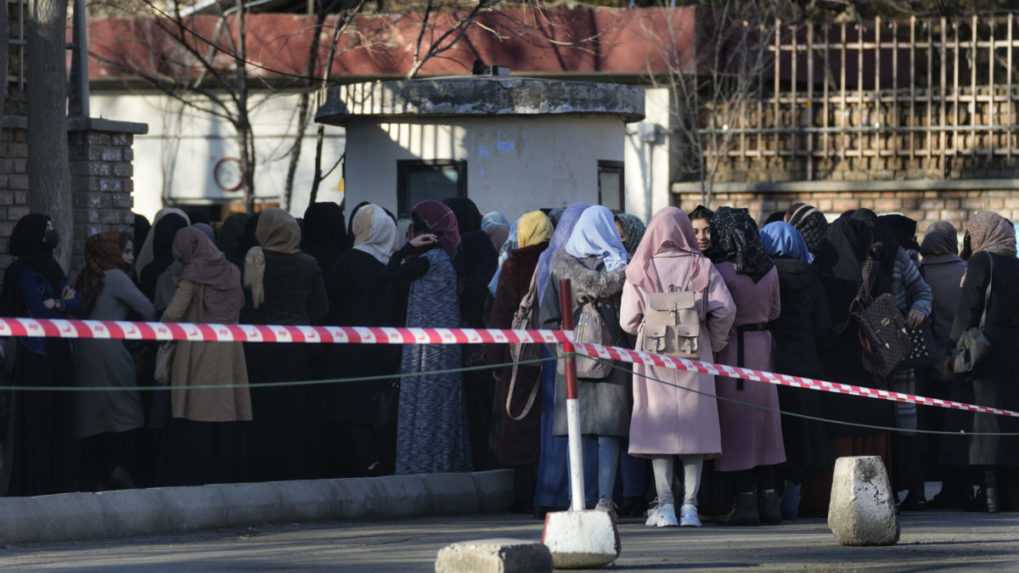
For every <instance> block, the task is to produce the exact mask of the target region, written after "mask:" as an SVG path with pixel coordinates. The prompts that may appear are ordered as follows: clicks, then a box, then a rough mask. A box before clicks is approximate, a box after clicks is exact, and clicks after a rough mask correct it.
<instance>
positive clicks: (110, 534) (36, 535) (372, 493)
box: [0, 470, 513, 544]
mask: <svg viewBox="0 0 1019 573" xmlns="http://www.w3.org/2000/svg"><path fill="white" fill-rule="evenodd" d="M512 502H513V472H512V470H495V471H489V472H476V473H455V474H454V473H448V474H417V475H402V476H386V477H378V478H354V479H332V480H309V481H286V482H267V483H246V484H218V485H207V486H200V487H168V488H151V489H135V490H122V491H111V492H102V493H66V494H59V495H46V496H39V497H23V498H17V497H8V498H0V544H13V543H39V542H53V541H76V540H86V539H110V538H118V537H129V536H139V535H152V534H159V533H177V532H188V531H199V530H207V529H221V528H227V527H244V526H258V525H265V524H272V523H293V522H300V523H305V522H315V521H325V520H333V521H336V520H356V519H385V518H398V517H423V516H430V515H474V514H484V513H495V512H500V511H506V510H507V509H508V508H509V506H510V505H511V504H512Z"/></svg>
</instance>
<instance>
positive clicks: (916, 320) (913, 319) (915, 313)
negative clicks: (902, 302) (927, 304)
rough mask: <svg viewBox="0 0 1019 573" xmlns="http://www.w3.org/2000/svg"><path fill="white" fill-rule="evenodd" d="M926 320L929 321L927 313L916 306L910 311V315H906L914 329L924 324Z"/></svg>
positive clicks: (907, 321)
mask: <svg viewBox="0 0 1019 573" xmlns="http://www.w3.org/2000/svg"><path fill="white" fill-rule="evenodd" d="M925 322H927V315H926V314H924V313H923V311H920V310H916V309H915V308H914V309H913V310H911V311H909V316H907V317H906V323H907V324H909V327H910V328H912V329H914V330H915V329H917V328H920V327H921V326H923V323H925Z"/></svg>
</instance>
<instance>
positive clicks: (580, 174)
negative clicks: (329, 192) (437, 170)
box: [346, 116, 624, 220]
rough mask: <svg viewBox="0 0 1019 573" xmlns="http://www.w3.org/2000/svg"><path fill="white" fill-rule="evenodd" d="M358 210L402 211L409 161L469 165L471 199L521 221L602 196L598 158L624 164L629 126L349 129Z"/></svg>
mask: <svg viewBox="0 0 1019 573" xmlns="http://www.w3.org/2000/svg"><path fill="white" fill-rule="evenodd" d="M347 135H348V144H347V180H346V193H347V200H348V203H349V204H350V205H355V204H357V203H359V202H361V201H373V202H376V203H379V204H381V205H383V206H385V207H387V208H389V209H390V210H392V211H394V212H395V211H396V202H397V170H396V162H397V161H398V160H401V159H425V160H466V161H467V187H468V197H469V198H470V199H472V200H474V202H475V203H477V205H478V207H479V208H480V209H481V211H482V212H486V211H492V210H498V211H502V212H503V213H505V214H506V216H508V217H509V218H510V219H511V220H515V218H516V217H519V216H520V215H522V214H523V213H525V212H527V211H531V210H534V209H539V208H542V207H559V206H563V205H566V204H568V203H571V202H574V201H588V202H595V201H597V198H598V160H608V161H623V153H624V148H623V146H624V124H623V121H622V119H621V118H611V117H604V116H568V117H563V116H559V117H552V116H539V117H528V118H519V117H514V118H499V117H487V118H456V119H452V120H449V121H448V122H445V121H444V122H442V123H438V122H405V123H388V124H379V123H377V122H375V121H373V120H359V121H355V122H354V123H352V124H351V125H349V126H348V128H347Z"/></svg>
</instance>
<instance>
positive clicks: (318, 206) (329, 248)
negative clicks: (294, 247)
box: [301, 203, 350, 269]
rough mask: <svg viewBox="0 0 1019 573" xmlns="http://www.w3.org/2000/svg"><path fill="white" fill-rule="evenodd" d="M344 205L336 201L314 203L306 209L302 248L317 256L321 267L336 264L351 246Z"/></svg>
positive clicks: (316, 258)
mask: <svg viewBox="0 0 1019 573" xmlns="http://www.w3.org/2000/svg"><path fill="white" fill-rule="evenodd" d="M348 240H349V239H348V237H347V228H346V222H345V221H344V220H343V207H341V206H340V205H338V204H336V203H312V204H311V205H308V208H307V209H306V210H305V211H304V228H303V230H302V234H301V250H302V251H304V252H306V253H308V254H309V255H311V256H313V257H315V260H317V261H318V264H319V266H320V267H322V268H323V269H325V268H326V267H329V266H333V265H335V264H336V259H338V258H339V257H340V254H341V253H343V251H345V250H346V249H347V247H348V246H349V244H350V243H349V242H348Z"/></svg>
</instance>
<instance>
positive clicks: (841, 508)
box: [828, 456, 899, 545]
mask: <svg viewBox="0 0 1019 573" xmlns="http://www.w3.org/2000/svg"><path fill="white" fill-rule="evenodd" d="M828 528H829V529H831V531H832V533H834V534H835V539H837V540H838V542H839V543H840V544H842V545H895V544H896V543H898V541H899V521H898V518H897V517H896V515H895V495H894V493H893V491H892V487H891V484H890V483H889V481H888V472H887V471H885V465H884V463H882V461H881V458H880V457H878V456H858V457H845V458H839V459H838V460H836V461H835V476H834V479H833V480H832V487H831V505H829V507H828Z"/></svg>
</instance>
